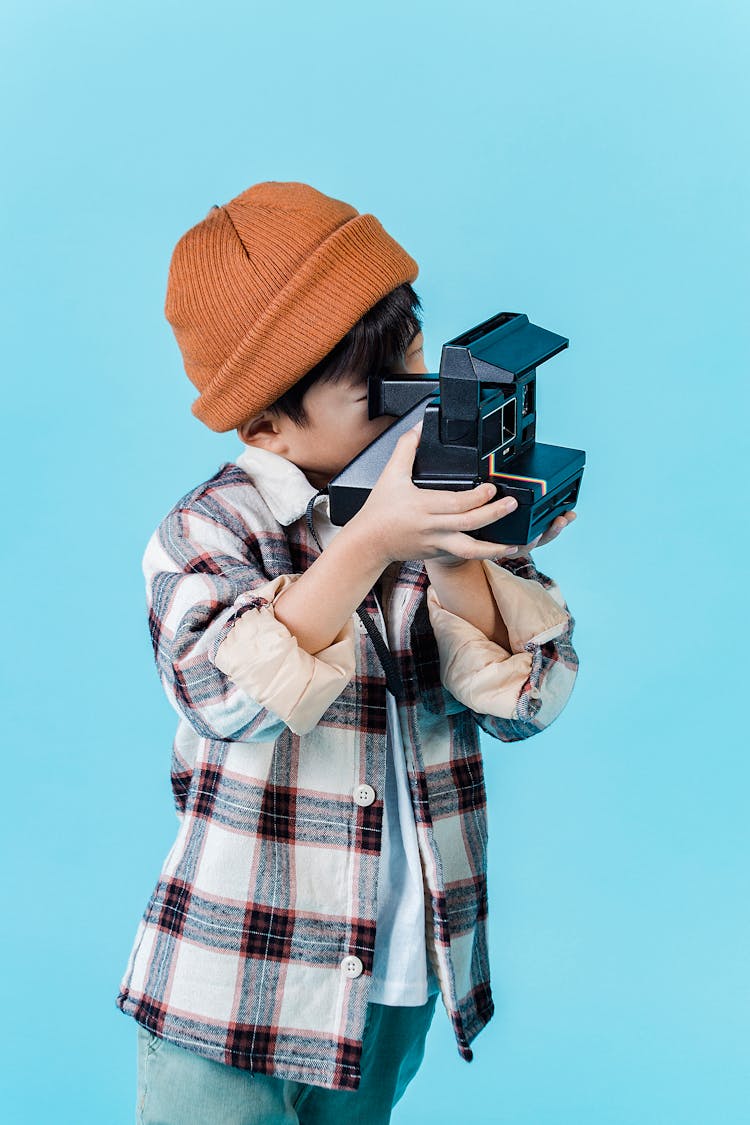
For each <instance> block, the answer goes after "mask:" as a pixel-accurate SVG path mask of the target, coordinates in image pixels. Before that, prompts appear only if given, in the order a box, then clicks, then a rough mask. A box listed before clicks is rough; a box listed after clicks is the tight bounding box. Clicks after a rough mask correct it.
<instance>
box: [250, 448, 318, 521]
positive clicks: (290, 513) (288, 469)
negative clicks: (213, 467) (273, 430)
mask: <svg viewBox="0 0 750 1125" xmlns="http://www.w3.org/2000/svg"><path fill="white" fill-rule="evenodd" d="M235 464H236V465H239V467H240V468H241V469H243V470H244V471H245V472H246V473H247V475H248V476H249V477H250V478H251V480H252V482H253V484H254V485H255V487H256V488H257V490H258V492H259V493H260V495H261V496H262V497H263V500H264V501H265V502H266V504H267V505H268V507H269V508H270V509H271V512H272V514H273V516H274V518H275V519H276V520H277V522H278V523H280V524H282V525H283V526H287V525H288V524H290V523H294V521H295V520H298V519H299V518H300V517H301V516H303V515H304V514H305V512H306V510H307V505H308V504H309V503H310V499H311V497H313V496H316V495H317V494H318V492H319V491H320V490H319V489H317V488H315V486H314V485H312V484H310V481H309V480H308V479H307V477H306V476H305V474H304V473H303V472H302V469H299V468H298V467H297V466H296V465H294V464H293V463H292V462H291V461H287V459H286V457H281V456H280V455H279V454H278V453H271V451H270V450H269V449H260V448H259V447H258V446H255V445H246V446H245V449H244V451H243V452H242V453H241V454H240V455H239V457H238V458H237V459H236V461H235ZM320 503H321V506H322V507H323V508H324V510H325V512H326V515H327V514H328V496H327V495H324V496H323V497H322V498H321V502H320Z"/></svg>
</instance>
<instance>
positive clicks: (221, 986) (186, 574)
mask: <svg viewBox="0 0 750 1125" xmlns="http://www.w3.org/2000/svg"><path fill="white" fill-rule="evenodd" d="M318 553H319V552H318V548H317V545H316V544H315V542H314V541H313V540H312V539H311V538H309V533H308V529H307V525H306V521H305V519H304V517H302V518H300V519H297V520H295V521H294V522H292V523H290V524H289V525H286V526H283V525H281V524H279V523H278V522H277V521H276V520H275V519H274V518H273V517H272V516H271V514H270V512H269V509H268V507H267V506H266V504H265V503H264V501H263V499H262V498H261V496H260V494H259V492H258V490H257V489H256V488H255V486H254V485H253V483H252V481H251V479H250V478H249V477H248V475H247V474H246V473H245V471H244V470H243V469H242V468H240V467H239V466H238V465H237V464H234V463H227V464H224V465H222V466H221V467H220V469H219V470H218V472H217V473H216V474H215V476H213V477H212V478H211V479H210V480H208V481H206V482H205V483H203V484H201V485H200V486H199V487H197V488H195V489H194V490H193V491H191V492H190V493H188V494H187V495H186V496H184V497H183V498H182V499H181V500H180V501H179V502H178V503H177V504H176V505H175V507H174V508H173V509H172V510H171V511H170V512H169V514H168V515H167V516H166V517H165V518H164V520H163V521H162V522H161V524H160V525H159V527H158V528H157V530H156V531H155V533H154V535H153V536H152V538H151V540H150V541H149V544H148V546H147V548H146V552H145V555H144V561H143V566H144V574H145V577H146V588H147V595H148V606H149V627H150V631H151V638H152V642H153V648H154V654H155V659H156V666H157V669H158V673H159V676H160V679H161V682H162V685H163V687H164V690H165V692H166V694H167V697H168V699H169V701H170V703H171V704H172V706H173V707H174V709H175V710H176V711H177V713H178V715H179V721H178V727H177V733H176V736H175V740H174V744H173V747H172V786H173V792H174V797H175V803H176V807H177V811H178V814H179V817H180V827H179V831H178V834H177V838H176V840H175V842H174V844H173V846H172V848H171V849H170V852H169V854H168V855H167V857H166V859H165V861H164V864H163V867H162V871H161V874H160V877H159V880H158V883H157V885H156V887H155V889H154V891H153V893H152V895H151V897H150V899H149V902H148V904H147V906H146V909H145V912H144V915H143V918H142V919H141V922H140V924H139V927H138V931H137V934H136V938H135V943H134V946H133V949H132V952H131V955H130V958H129V961H128V965H127V969H126V972H125V976H124V978H123V981H122V984H121V988H120V992H119V995H118V998H117V1003H118V1006H119V1007H120V1008H121V1009H122V1011H123V1012H126V1013H127V1014H129V1015H131V1016H133V1017H134V1018H135V1019H136V1020H137V1021H138V1022H139V1023H141V1024H143V1025H144V1026H145V1027H147V1028H150V1029H151V1030H152V1031H153V1032H155V1033H156V1034H157V1035H159V1036H162V1037H163V1038H166V1039H168V1040H171V1041H172V1042H174V1043H176V1044H178V1045H180V1046H183V1047H187V1048H188V1049H191V1050H194V1051H196V1052H198V1053H199V1054H202V1055H205V1056H206V1057H208V1058H211V1059H215V1060H217V1061H219V1062H223V1063H225V1064H228V1065H231V1066H237V1067H243V1068H248V1069H250V1070H255V1071H260V1072H263V1073H266V1074H274V1075H277V1076H279V1077H283V1078H290V1079H296V1080H298V1081H302V1082H309V1083H312V1084H316V1085H321V1086H327V1087H331V1088H338V1089H356V1087H357V1085H358V1082H359V1065H360V1055H361V1046H362V1029H363V1024H364V1019H365V1011H366V1006H367V993H368V982H369V977H368V973H369V971H370V969H371V967H372V958H373V949H374V944H375V918H376V901H377V876H378V860H379V851H380V832H381V825H382V816H383V802H382V799H381V798H382V793H383V791H384V769H385V755H386V695H385V692H386V688H385V676H384V674H383V670H382V667H381V666H380V662H379V660H378V658H377V655H376V652H375V649H374V647H373V645H372V642H371V641H370V639H369V637H368V636H367V635H366V633H364V632H362V631H360V630H358V629H356V628H355V629H354V630H353V635H354V638H355V641H354V656H355V665H356V666H355V672H354V675H353V676H352V677H351V679H350V680H349V682H347V683H342V685H341V690H340V693H339V694H338V696H337V697H336V698H335V699H334V700H333V702H332V703H331V704H330V706H328V708H327V710H325V711H324V712H323V714H322V716H321V718H320V720H319V722H318V723H317V725H315V726H314V728H313V729H312V730H310V731H308V732H307V733H303V734H295V733H294V732H293V731H292V730H291V729H290V728H289V726H288V725H287V724H286V723H285V722H284V719H283V717H282V716H280V715H277V714H275V713H273V712H272V711H270V710H268V709H266V708H264V707H263V706H261V705H260V704H259V703H257V702H256V701H255V700H254V699H253V698H252V697H251V696H250V695H248V694H247V693H246V692H245V691H244V690H243V689H242V687H240V686H239V685H238V684H237V683H235V682H233V680H231V679H229V677H228V676H227V675H225V674H224V673H223V672H222V671H220V670H219V668H218V667H217V666H216V664H215V659H216V654H217V650H218V649H219V648H220V646H221V644H222V641H223V640H224V639H225V638H226V637H227V636H228V634H229V632H230V630H232V629H233V628H235V627H236V628H241V627H242V628H245V627H247V626H248V623H250V627H251V628H254V623H255V622H256V621H257V620H259V617H258V615H259V614H262V613H265V614H269V613H270V612H272V600H273V595H272V591H269V588H268V587H269V583H270V582H272V581H273V580H274V579H276V578H278V576H280V575H292V576H293V575H299V574H301V573H302V572H304V571H305V570H306V569H307V568H308V567H309V565H310V564H311V563H312V562H313V560H314V559H315V557H316V556H317V555H318ZM493 565H497V564H493ZM500 567H502V568H503V569H504V570H506V571H509V572H510V573H511V574H513V575H516V576H517V577H518V578H519V579H525V580H527V583H528V585H527V584H526V583H523V582H516V581H514V582H513V583H512V585H513V586H514V590H516V592H518V591H520V593H518V596H519V597H523V592H524V590H528V591H530V590H531V587H532V586H534V585H535V586H536V587H537V590H536V597H537V599H539V597H540V595H539V590H538V587H539V586H541V587H543V588H544V590H546V591H548V593H549V595H550V599H548V604H549V605H551V606H553V608H555V607H554V605H553V599H554V602H555V603H556V605H557V606H558V607H562V609H558V611H557V612H558V615H559V616H560V618H561V620H563V623H562V624H561V625H560V627H559V629H558V635H557V636H555V637H554V638H553V639H548V638H547V637H546V636H545V635H544V634H543V633H540V636H539V640H535V639H534V638H531V639H528V640H525V641H524V643H523V646H522V652H521V653H520V654H519V656H516V657H514V658H513V659H514V660H519V659H522V660H524V661H526V663H525V664H523V665H517V666H520V667H523V668H524V669H526V667H527V665H528V675H526V672H525V671H524V672H523V673H522V680H521V681H519V684H518V690H517V692H516V694H517V698H516V699H515V703H514V705H513V707H512V713H506V712H507V711H508V708H507V706H506V705H505V704H504V705H503V706H502V707H501V706H498V707H497V708H496V709H493V708H492V707H489V709H488V712H487V713H484V712H479V711H476V710H473V709H472V707H471V706H470V703H471V700H472V698H473V695H472V693H473V691H474V684H473V682H469V678H468V677H467V675H466V673H465V672H464V673H463V676H464V678H463V679H462V678H461V677H462V672H461V669H462V668H466V667H470V664H469V665H467V664H465V663H464V664H462V663H461V660H466V659H468V658H470V656H471V652H472V646H476V645H477V644H478V643H479V640H480V639H481V640H483V642H484V644H485V645H488V644H489V642H488V641H487V640H486V638H477V636H476V633H477V631H476V630H474V629H473V627H472V626H470V625H469V624H468V623H463V622H460V621H458V619H456V618H453V617H452V615H450V614H447V613H446V612H445V611H444V610H443V609H442V608H441V607H440V606H439V604H438V603H437V601H436V599H435V598H434V592H433V594H432V597H429V596H428V594H429V591H430V587H429V583H428V579H427V575H426V572H425V569H424V566H423V565H422V564H421V563H419V562H407V563H404V564H403V565H402V566H401V568H400V570H399V572H398V574H397V575H396V577H395V580H394V582H393V584H392V586H391V588H390V592H389V596H388V599H387V601H386V603H385V604H384V605H383V611H384V615H385V619H386V625H387V633H388V643H389V647H390V648H391V651H392V652H393V654H394V657H395V659H396V660H397V662H398V666H399V670H400V672H401V677H402V680H403V682H404V685H405V688H406V699H405V700H404V702H403V703H402V704H400V705H399V719H400V724H401V734H402V738H403V743H404V747H405V753H406V758H407V768H408V773H409V779H410V784H411V794H412V801H413V808H414V816H415V822H416V826H417V836H418V842H419V848H420V855H421V858H422V864H423V869H424V879H425V892H426V908H427V942H428V952H429V956H430V958H431V961H432V963H433V966H434V969H435V972H436V974H437V976H438V979H439V982H440V987H441V993H442V997H443V1001H444V1004H445V1007H446V1009H447V1012H448V1014H449V1016H450V1018H451V1020H452V1023H453V1027H454V1030H455V1034H456V1039H457V1043H458V1048H459V1051H460V1054H461V1055H462V1056H463V1057H464V1058H465V1059H470V1058H471V1057H472V1052H471V1048H470V1044H471V1042H472V1040H473V1039H474V1037H475V1036H476V1035H477V1034H478V1032H479V1031H481V1029H482V1027H484V1025H485V1024H486V1023H487V1021H488V1020H489V1019H490V1017H491V1015H492V1012H493V1004H492V996H491V992H490V987H489V966H488V958H487V932H486V920H487V889H486V888H487V881H486V859H487V856H486V844H487V823H486V794H485V787H484V777H483V771H482V755H481V751H480V745H479V731H480V729H481V730H484V731H485V732H487V733H488V734H490V735H492V737H493V738H495V739H499V740H501V741H503V742H512V741H515V740H518V739H523V738H528V737H530V736H531V735H533V734H535V733H536V732H537V731H539V730H541V729H543V727H544V726H546V725H548V723H549V722H551V721H552V720H553V719H554V718H555V716H556V715H557V714H559V712H560V710H561V709H562V707H563V706H564V704H565V701H566V699H567V697H568V695H569V693H570V690H571V688H572V685H573V681H574V678H575V673H576V668H577V659H576V655H575V652H574V650H573V648H572V645H571V634H572V630H573V621H572V619H571V618H570V617H569V616H568V615H567V611H566V610H565V606H564V602H563V601H562V598H561V596H560V594H559V591H558V590H557V587H556V586H555V585H554V583H553V582H552V581H551V579H549V578H547V577H546V576H545V575H543V574H541V573H539V572H538V571H537V570H536V569H535V567H534V565H533V564H532V563H531V561H530V560H527V559H518V560H505V561H501V562H500ZM498 570H499V567H498ZM542 600H544V599H542ZM498 604H499V603H498ZM545 604H547V602H545ZM365 606H366V608H367V609H368V610H369V611H370V612H371V613H373V614H374V615H376V616H377V603H376V602H375V599H374V595H373V593H372V592H370V594H369V595H368V597H367V599H366V603H365ZM549 619H551V618H549ZM265 620H266V623H267V624H268V621H269V618H268V617H266V619H265ZM354 620H355V622H356V620H357V619H356V616H355V619H354ZM462 626H465V631H464V634H462V637H461V641H462V643H461V646H460V648H461V660H459V659H456V660H455V661H454V659H453V655H454V654H455V652H457V651H458V647H457V646H456V641H455V638H456V629H457V628H458V629H459V631H460V630H461V628H462ZM273 627H275V628H277V629H278V628H283V626H281V624H280V623H279V622H275V623H274V625H273ZM554 631H555V630H554V628H553V629H552V630H549V629H548V630H547V632H548V633H549V632H554ZM250 635H252V634H250ZM467 641H471V644H470V645H467V644H466V643H465V642H467ZM492 647H493V649H494V648H495V646H492ZM483 651H484V650H483ZM497 652H498V654H499V655H503V656H506V657H507V655H508V654H502V650H497ZM257 659H258V661H259V662H261V664H262V661H263V651H262V649H260V648H259V649H258V652H257ZM447 662H449V663H450V667H449V666H448V663H447ZM524 676H525V679H524V678H523V677H524ZM449 688H450V690H449ZM486 690H487V689H486V687H485V695H486ZM513 690H514V691H515V689H513ZM462 697H463V698H462ZM482 698H485V696H482ZM492 710H496V711H497V713H489V712H490V711H492ZM361 784H369V785H371V786H372V787H373V788H374V789H375V793H376V795H377V799H376V800H375V801H374V803H372V804H371V805H369V806H366V807H361V806H359V805H358V804H357V803H356V802H355V800H354V798H353V793H354V790H355V788H356V787H357V786H359V785H361ZM351 955H355V956H356V957H358V958H359V959H360V961H361V962H362V965H363V972H362V974H361V975H359V976H355V977H352V976H350V975H348V974H345V973H344V971H343V969H342V962H343V961H344V959H346V958H349V957H350V956H351Z"/></svg>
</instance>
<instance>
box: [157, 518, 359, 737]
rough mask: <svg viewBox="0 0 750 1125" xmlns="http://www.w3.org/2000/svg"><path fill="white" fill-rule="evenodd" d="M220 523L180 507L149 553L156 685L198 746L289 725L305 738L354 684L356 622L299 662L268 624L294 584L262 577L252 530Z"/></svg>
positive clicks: (285, 636)
mask: <svg viewBox="0 0 750 1125" xmlns="http://www.w3.org/2000/svg"><path fill="white" fill-rule="evenodd" d="M224 520H227V522H228V520H229V517H228V515H227V513H226V511H225V510H224V509H223V508H221V507H220V506H219V505H218V504H217V503H215V502H214V504H213V505H211V504H209V502H208V501H205V502H204V503H203V504H202V505H200V506H198V505H193V506H192V507H190V508H181V507H177V508H175V509H174V510H173V511H172V512H170V513H169V515H168V516H167V517H166V518H165V519H164V520H163V521H162V523H161V524H160V525H159V527H158V528H157V530H156V531H155V532H154V534H153V535H152V537H151V539H150V540H149V543H148V545H147V547H146V550H145V553H144V556H143V573H144V577H145V579H146V598H147V605H148V613H149V630H150V634H151V643H152V646H153V650H154V657H155V661H156V666H157V670H158V672H159V677H160V679H161V682H162V686H163V688H164V691H165V693H166V696H167V698H168V700H169V702H170V703H171V705H172V707H173V708H174V709H175V711H177V713H178V714H179V715H181V716H183V717H184V718H185V719H186V720H187V721H188V723H189V724H190V726H191V727H192V728H193V729H194V730H195V731H196V732H197V733H198V734H199V735H200V736H201V737H203V738H210V739H222V740H224V739H231V740H232V741H235V742H258V741H266V740H269V739H275V738H278V736H279V735H280V734H281V733H282V732H283V731H284V729H285V726H287V725H290V724H293V725H292V729H294V730H296V731H299V733H302V732H303V731H304V730H307V729H310V727H311V726H314V725H315V723H314V721H313V720H316V721H317V719H316V716H317V715H318V712H320V713H321V714H322V712H323V711H324V710H325V707H326V706H328V705H329V703H330V701H331V700H332V699H333V698H335V695H336V694H337V692H338V691H341V690H343V688H344V686H345V685H346V683H347V682H348V680H349V679H350V678H351V676H352V675H353V672H354V628H353V622H351V621H350V622H349V630H350V631H349V632H347V629H346V628H345V629H342V631H341V633H340V634H339V636H338V637H337V638H335V640H334V642H333V644H332V645H331V646H329V648H328V649H326V650H324V651H323V652H320V653H317V654H316V655H315V656H314V657H312V656H310V655H309V654H308V653H304V652H303V651H302V650H301V649H299V648H298V646H297V642H296V639H295V638H294V637H293V636H292V635H291V634H290V633H289V631H288V630H286V629H285V627H284V626H282V624H281V622H278V621H276V620H275V618H274V615H273V600H274V597H275V596H278V594H279V593H280V592H281V589H282V588H284V587H285V585H286V584H288V583H289V582H290V581H293V580H294V579H295V578H298V577H300V575H294V574H284V575H277V576H276V577H271V576H269V575H268V574H267V573H266V572H265V570H264V568H263V565H262V562H261V558H260V554H259V552H257V553H256V551H255V549H254V544H253V540H252V538H251V536H250V534H249V529H248V528H246V527H244V526H239V525H238V527H237V529H236V530H234V529H232V528H231V527H229V526H227V523H224V522H222V521H224ZM263 603H268V605H267V606H265V605H263ZM261 607H262V609H263V612H259V609H261ZM238 626H242V628H241V629H238ZM230 637H231V643H230V644H228V645H227V647H226V648H225V647H224V645H223V642H224V641H225V640H228V639H229V638H230ZM219 650H221V656H220V657H219V661H220V664H221V665H222V667H220V666H219V664H217V663H216V658H217V653H218V652H219ZM224 668H227V669H229V670H231V672H232V673H233V675H236V676H237V680H235V679H233V678H231V677H230V675H228V674H227V672H225V671H224V670H223V669H224ZM285 678H286V683H285V682H284V681H285ZM256 692H257V694H255V693H256ZM277 707H278V708H279V710H278V711H277V710H276V708H277ZM287 720H289V723H287Z"/></svg>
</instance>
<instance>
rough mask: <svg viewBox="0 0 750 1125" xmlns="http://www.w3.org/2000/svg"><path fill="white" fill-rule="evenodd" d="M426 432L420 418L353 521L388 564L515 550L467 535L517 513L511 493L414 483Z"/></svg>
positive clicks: (456, 561) (449, 561)
mask: <svg viewBox="0 0 750 1125" xmlns="http://www.w3.org/2000/svg"><path fill="white" fill-rule="evenodd" d="M421 431H422V423H421V422H420V423H419V424H418V425H417V426H414V427H413V428H412V429H410V430H407V431H406V433H404V434H402V435H401V437H400V438H399V439H398V441H397V442H396V445H395V448H394V450H393V453H392V454H391V456H390V459H389V460H388V462H387V464H386V466H385V468H384V469H383V472H382V473H381V474H380V478H379V480H378V482H377V484H376V485H375V487H374V488H373V489H372V491H371V492H370V495H369V496H368V498H367V500H366V501H365V503H364V504H363V506H362V507H361V508H360V510H359V512H357V514H356V516H354V518H353V519H352V520H351V521H350V525H352V526H356V528H357V529H358V530H359V532H360V534H361V535H362V536H363V539H364V541H365V542H366V544H367V547H368V549H369V550H370V551H371V552H372V553H373V554H374V556H375V557H376V558H377V559H378V561H379V562H381V563H382V566H383V569H385V567H386V566H388V565H389V563H392V562H406V561H407V560H409V559H420V560H422V559H423V560H425V561H426V560H433V559H434V560H435V561H437V562H439V563H441V564H442V565H446V566H458V565H460V564H461V563H464V562H466V561H467V560H469V559H490V558H496V557H497V556H498V555H513V554H516V553H517V552H518V548H517V547H514V546H509V545H508V544H507V543H487V542H485V541H484V540H481V539H474V538H473V537H472V536H471V535H468V534H467V532H470V531H476V530H477V528H480V527H485V526H486V525H487V524H490V523H495V522H496V521H497V520H499V519H502V517H503V516H506V515H508V514H509V513H510V512H512V511H513V510H514V508H516V507H517V504H516V501H515V500H514V499H513V498H512V497H502V498H500V499H498V500H492V496H493V495H494V494H495V492H496V491H497V490H496V488H495V486H494V485H491V484H486V483H485V484H480V485H477V487H476V488H472V489H469V490H467V491H465V492H454V491H451V490H445V489H439V490H438V489H432V488H418V487H417V485H415V484H414V482H413V481H412V479H411V478H412V470H413V467H414V458H415V456H416V452H417V447H418V445H419V437H420V434H421ZM553 526H554V525H553ZM550 530H551V529H550ZM555 534H558V533H557V532H555ZM553 537H554V536H553ZM541 538H542V539H543V538H544V537H543V536H542V537H541ZM540 541H541V540H540Z"/></svg>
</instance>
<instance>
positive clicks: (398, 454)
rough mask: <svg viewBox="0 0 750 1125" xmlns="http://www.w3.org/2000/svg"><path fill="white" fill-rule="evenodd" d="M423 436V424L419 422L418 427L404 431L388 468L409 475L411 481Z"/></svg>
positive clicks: (394, 449)
mask: <svg viewBox="0 0 750 1125" xmlns="http://www.w3.org/2000/svg"><path fill="white" fill-rule="evenodd" d="M421 436H422V422H421V421H420V422H417V424H416V426H412V427H411V429H409V430H404V432H403V433H402V434H401V437H400V438H399V439H398V441H397V442H396V444H395V445H394V447H393V452H392V453H391V456H390V459H389V461H388V465H387V466H386V467H387V468H391V469H395V470H396V472H398V473H404V474H405V473H408V474H409V479H411V475H412V469H413V467H414V458H415V457H416V455H417V449H418V448H419V440H420V437H421Z"/></svg>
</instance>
